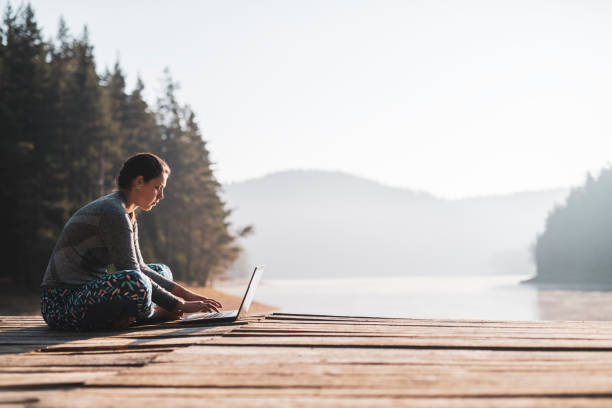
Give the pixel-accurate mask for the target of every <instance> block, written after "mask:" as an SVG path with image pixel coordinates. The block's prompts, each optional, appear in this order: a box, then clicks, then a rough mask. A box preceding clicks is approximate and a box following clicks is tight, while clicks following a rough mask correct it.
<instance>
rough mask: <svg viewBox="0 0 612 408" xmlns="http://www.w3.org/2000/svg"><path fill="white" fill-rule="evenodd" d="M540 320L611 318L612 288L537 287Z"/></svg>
mask: <svg viewBox="0 0 612 408" xmlns="http://www.w3.org/2000/svg"><path fill="white" fill-rule="evenodd" d="M537 299H538V301H537V307H538V318H539V319H540V320H612V288H608V287H603V288H599V289H594V288H593V287H582V288H581V287H573V288H571V289H569V288H567V287H563V286H559V287H557V288H555V287H554V286H548V287H546V288H541V287H540V288H537Z"/></svg>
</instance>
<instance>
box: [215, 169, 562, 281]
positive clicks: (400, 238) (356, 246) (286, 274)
mask: <svg viewBox="0 0 612 408" xmlns="http://www.w3.org/2000/svg"><path fill="white" fill-rule="evenodd" d="M224 190H225V191H224V193H223V196H224V199H225V201H226V202H227V203H228V207H229V208H232V209H233V210H234V213H233V214H232V222H233V224H234V225H239V226H243V225H247V224H252V225H254V227H255V234H254V235H252V236H250V237H248V238H246V239H244V240H243V241H242V242H241V244H242V245H243V247H244V248H245V255H244V257H243V259H242V260H241V262H239V263H238V264H237V265H236V269H238V270H240V271H244V270H246V269H248V268H247V265H252V264H254V263H264V264H265V265H266V266H267V268H266V275H267V276H268V277H275V278H309V277H348V276H397V275H408V274H412V275H427V274H438V275H442V274H444V275H453V274H471V275H473V274H495V273H497V274H503V273H506V274H527V273H534V272H535V268H534V266H533V265H532V263H531V261H530V246H531V245H532V244H533V242H534V241H535V239H536V236H537V233H538V232H541V231H542V230H543V228H544V222H545V219H546V215H547V214H548V212H549V211H550V210H551V209H552V208H553V207H554V205H555V204H558V203H561V202H563V200H564V199H565V197H566V196H567V194H568V192H569V189H554V190H544V191H536V192H524V193H516V194H510V195H498V196H488V197H478V198H470V199H462V200H446V199H441V198H437V197H434V196H432V195H430V194H428V193H425V192H419V191H413V190H409V189H400V188H393V187H389V186H385V185H383V184H380V183H377V182H374V181H371V180H366V179H363V178H360V177H356V176H353V175H350V174H345V173H339V172H327V171H298V170H296V171H285V172H280V173H275V174H271V175H268V176H265V177H262V178H258V179H252V180H248V181H245V182H241V183H234V184H229V185H226V186H224Z"/></svg>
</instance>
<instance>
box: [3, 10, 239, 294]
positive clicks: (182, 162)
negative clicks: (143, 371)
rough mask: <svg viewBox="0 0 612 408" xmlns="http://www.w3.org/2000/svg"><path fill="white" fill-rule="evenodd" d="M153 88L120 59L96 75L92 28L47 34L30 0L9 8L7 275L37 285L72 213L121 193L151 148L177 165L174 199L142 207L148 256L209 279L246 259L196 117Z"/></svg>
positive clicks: (170, 191) (171, 185)
mask: <svg viewBox="0 0 612 408" xmlns="http://www.w3.org/2000/svg"><path fill="white" fill-rule="evenodd" d="M143 89H144V84H143V82H142V81H141V80H140V79H139V80H138V83H137V85H136V87H135V88H134V89H133V90H131V91H130V92H128V91H127V90H126V83H125V76H124V74H123V72H122V70H121V67H120V65H119V64H118V63H117V64H115V66H114V68H113V69H112V71H108V70H106V72H104V73H102V74H98V72H97V71H96V65H95V58H94V54H93V46H92V45H91V44H90V41H89V39H88V34H87V28H85V29H84V31H83V34H82V35H81V36H79V38H74V37H72V36H71V34H70V33H69V30H68V28H67V26H66V24H65V23H64V22H63V20H61V21H60V27H59V30H58V33H57V36H56V38H55V39H53V40H44V39H43V37H42V34H41V29H40V27H39V26H38V24H37V23H36V20H35V16H34V12H33V10H32V8H31V7H30V6H29V5H28V6H27V7H25V8H20V9H17V10H15V9H13V8H11V6H10V5H9V6H8V7H7V8H6V10H5V12H4V18H3V21H2V25H1V26H0V143H1V146H0V155H1V156H0V180H1V182H2V186H1V187H0V203H1V206H2V207H1V213H0V215H1V216H0V236H1V240H2V242H1V243H0V245H1V246H0V247H1V248H2V267H1V268H0V278H4V279H5V280H6V279H9V280H11V281H13V282H14V283H16V284H18V285H20V286H27V287H32V288H34V287H37V286H38V285H39V284H40V280H41V277H42V273H43V272H44V269H45V267H46V264H47V261H48V259H49V256H50V254H51V251H52V249H53V246H54V245H55V241H56V239H57V236H58V234H59V232H60V230H61V228H62V226H63V225H64V223H65V222H66V221H67V220H68V218H69V217H70V215H71V214H72V213H74V211H76V210H77V209H78V208H80V207H81V206H83V205H84V204H86V203H88V202H89V201H91V200H93V199H95V198H97V197H99V196H101V195H104V194H108V193H110V192H112V191H114V190H116V185H115V178H116V175H117V174H118V172H119V169H120V166H121V164H122V163H123V161H124V160H125V159H126V158H128V157H129V156H131V155H133V154H135V153H138V152H143V151H151V152H154V153H156V154H158V155H159V156H161V157H163V158H164V159H165V160H166V161H167V162H168V164H169V165H170V166H171V168H172V174H171V176H170V178H169V180H168V187H167V189H166V191H165V196H166V199H165V200H163V201H162V202H161V203H160V204H159V205H158V206H157V207H156V208H155V210H154V211H151V212H150V213H144V212H143V213H141V214H139V226H140V238H141V248H142V252H143V257H144V258H145V260H147V261H149V262H163V263H167V264H168V265H170V267H171V268H172V269H173V271H174V273H175V277H176V278H177V279H181V280H186V281H198V282H202V283H205V282H206V281H208V280H210V279H211V278H212V277H214V276H216V275H218V274H221V273H223V272H224V271H225V270H226V269H227V268H228V267H229V266H230V265H231V263H232V262H233V261H234V260H235V259H236V257H237V256H238V254H239V252H240V248H239V246H238V245H237V243H236V237H237V236H238V235H245V234H247V233H248V232H249V231H250V228H249V227H246V228H243V229H242V230H241V231H230V224H229V222H228V216H229V214H230V211H229V210H227V209H226V208H225V203H223V202H222V201H221V200H220V198H219V194H218V192H219V188H220V185H219V183H218V182H217V181H216V180H215V177H214V175H213V173H212V171H211V163H210V159H209V152H208V150H207V147H206V143H205V142H204V141H203V140H202V137H201V136H202V135H201V131H200V129H199V128H198V123H197V120H196V117H195V114H194V113H193V112H192V111H191V109H189V107H188V106H183V105H181V104H180V103H179V102H178V101H177V98H176V90H177V85H176V84H175V83H174V82H173V80H172V78H171V77H170V75H169V74H168V72H167V71H166V72H165V91H164V93H163V95H161V96H160V97H159V99H158V103H157V107H156V109H151V107H149V106H148V105H147V103H146V102H145V100H144V99H143Z"/></svg>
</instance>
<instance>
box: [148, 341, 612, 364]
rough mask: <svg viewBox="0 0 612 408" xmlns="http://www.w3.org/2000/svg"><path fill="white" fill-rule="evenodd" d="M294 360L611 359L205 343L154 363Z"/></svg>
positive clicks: (603, 358)
mask: <svg viewBox="0 0 612 408" xmlns="http://www.w3.org/2000/svg"><path fill="white" fill-rule="evenodd" d="M288 355H291V360H290V361H293V362H296V363H312V364H325V363H330V364H354V363H358V364H381V365H382V364H430V365H466V364H478V365H482V364H488V365H493V366H494V365H498V364H525V365H531V364H535V363H538V362H545V363H550V364H559V365H561V364H580V363H586V364H590V365H592V366H594V367H596V366H598V365H599V364H602V365H604V364H610V363H612V353H610V352H596V351H595V352H594V351H587V352H574V351H572V352H546V351H531V352H529V353H524V352H522V351H493V350H452V349H451V350H447V349H432V350H427V349H394V348H380V349H379V348H343V349H336V348H318V347H317V348H311V347H256V346H254V347H243V346H233V347H232V346H226V347H208V346H206V345H203V346H191V347H186V348H183V349H177V350H175V351H173V352H172V353H165V354H163V355H159V356H158V357H156V358H155V360H154V363H156V364H157V363H181V362H188V363H190V364H200V363H202V364H210V365H214V366H216V365H217V364H220V365H225V366H228V365H249V364H264V363H269V362H278V361H281V362H287V356H288Z"/></svg>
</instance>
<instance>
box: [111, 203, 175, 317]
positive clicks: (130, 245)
mask: <svg viewBox="0 0 612 408" xmlns="http://www.w3.org/2000/svg"><path fill="white" fill-rule="evenodd" d="M134 234H135V231H134V229H133V226H132V223H131V221H130V219H129V217H128V215H127V214H116V213H113V212H108V213H105V214H104V215H103V220H102V222H100V236H101V238H102V240H103V241H104V243H105V244H106V247H107V248H108V251H109V254H110V257H111V260H112V263H113V264H114V265H115V267H116V268H117V270H126V269H127V270H137V271H140V272H142V273H143V274H145V275H146V276H147V277H149V279H150V280H151V286H152V288H153V294H152V295H153V302H155V303H156V304H158V305H160V306H161V307H163V308H164V309H166V310H173V309H174V308H176V305H177V303H178V302H179V299H178V298H177V297H176V296H174V295H173V294H171V293H170V292H169V291H168V290H166V289H164V287H162V286H161V285H160V283H159V282H162V283H163V285H164V286H165V287H168V288H169V289H170V290H172V287H173V286H174V282H172V281H168V280H167V279H165V278H163V277H162V276H160V275H158V274H156V273H155V272H154V271H152V270H151V269H150V268H148V267H147V268H146V270H143V268H142V267H141V265H140V262H139V261H138V251H137V250H136V244H137V242H138V240H137V238H136V237H135V236H134ZM135 243H136V244H135ZM141 258H142V257H141ZM145 266H146V265H145ZM151 274H153V275H155V276H152V275H151ZM157 278H161V279H163V281H167V282H163V281H161V280H158V279H157ZM168 282H170V284H171V286H170V285H169V284H168Z"/></svg>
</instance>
